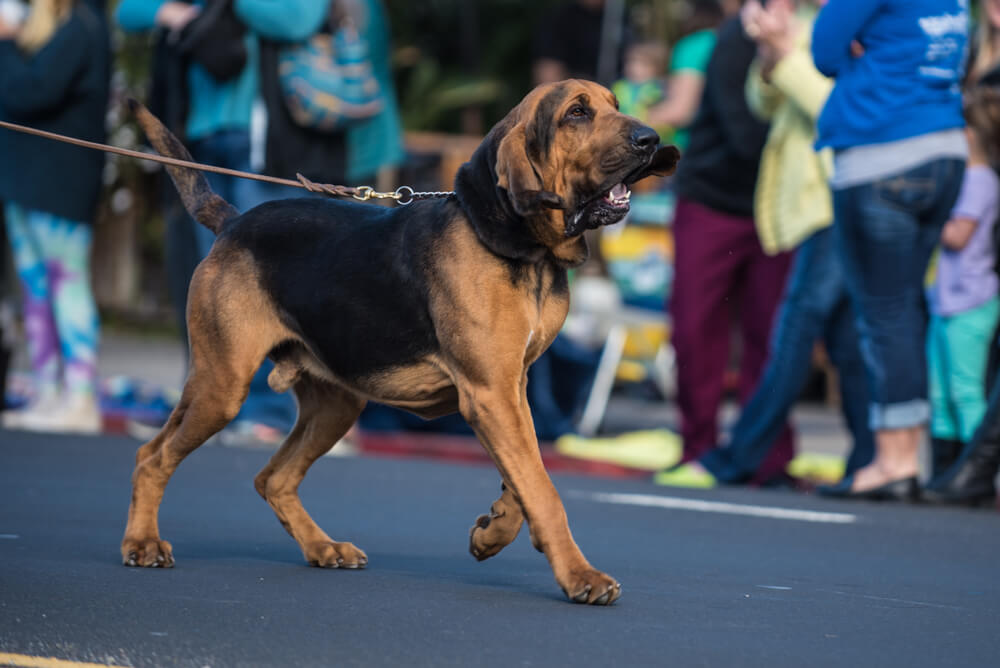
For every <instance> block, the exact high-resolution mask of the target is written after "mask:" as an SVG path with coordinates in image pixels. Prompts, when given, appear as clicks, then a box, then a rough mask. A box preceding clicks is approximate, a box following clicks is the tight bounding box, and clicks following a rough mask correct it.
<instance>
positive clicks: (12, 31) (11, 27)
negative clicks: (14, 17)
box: [0, 17, 21, 40]
mask: <svg viewBox="0 0 1000 668" xmlns="http://www.w3.org/2000/svg"><path fill="white" fill-rule="evenodd" d="M20 29H21V28H20V26H18V25H17V24H14V23H7V22H6V21H4V20H3V17H0V40H6V39H16V38H17V33H18V32H19V31H20Z"/></svg>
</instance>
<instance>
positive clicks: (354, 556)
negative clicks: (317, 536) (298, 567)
mask: <svg viewBox="0 0 1000 668" xmlns="http://www.w3.org/2000/svg"><path fill="white" fill-rule="evenodd" d="M303 552H304V553H305V557H306V561H308V562H309V563H310V564H311V565H312V566H319V567H320V568H364V567H365V566H367V565H368V555H366V554H365V553H364V552H362V551H361V550H359V549H358V548H357V547H355V546H354V545H353V544H351V543H338V542H336V541H322V542H316V543H310V544H309V545H307V546H306V547H305V549H304V550H303Z"/></svg>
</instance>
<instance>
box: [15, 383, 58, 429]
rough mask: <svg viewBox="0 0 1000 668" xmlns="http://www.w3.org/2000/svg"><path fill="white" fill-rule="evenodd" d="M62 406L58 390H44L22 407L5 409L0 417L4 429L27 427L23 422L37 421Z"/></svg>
mask: <svg viewBox="0 0 1000 668" xmlns="http://www.w3.org/2000/svg"><path fill="white" fill-rule="evenodd" d="M61 407H62V395H60V394H59V392H58V391H55V392H46V393H44V394H42V395H40V396H39V397H38V398H37V399H35V400H34V401H32V402H31V403H30V404H28V405H27V406H25V407H24V408H19V409H18V410H16V411H5V412H4V414H3V416H2V417H0V423H2V424H3V427H4V429H27V428H28V427H25V426H24V425H25V424H31V423H34V422H37V421H38V420H39V419H44V418H45V416H48V415H51V414H52V413H53V412H55V411H58V410H59V409H60V408H61Z"/></svg>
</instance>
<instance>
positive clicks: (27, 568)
mask: <svg viewBox="0 0 1000 668" xmlns="http://www.w3.org/2000/svg"><path fill="white" fill-rule="evenodd" d="M136 446H137V443H136V442H134V441H131V440H129V439H127V438H123V437H110V436H103V437H92V438H83V437H77V438H73V437H56V436H45V435H37V434H22V433H16V432H3V431H0V664H3V663H4V661H5V660H6V661H10V662H13V663H17V662H20V665H43V666H55V665H62V666H64V667H68V666H70V665H71V664H56V663H54V662H52V661H51V659H52V658H55V659H62V660H71V661H77V662H78V661H89V662H95V663H114V664H117V665H132V666H214V667H221V666H472V665H474V666H503V667H507V666H515V665H525V666H532V665H537V666H570V665H572V666H665V665H672V666H683V667H688V666H712V667H717V666H762V667H768V668H777V667H783V666H789V667H795V668H799V667H801V666H804V665H809V666H819V667H825V666H878V667H885V666H906V667H907V668H920V667H923V666H928V667H932V666H933V667H934V668H938V667H939V666H951V665H960V666H995V665H997V657H998V656H1000V635H998V634H997V632H996V620H997V619H998V618H1000V579H998V578H997V577H996V564H997V554H998V553H1000V531H998V522H1000V517H998V516H997V514H996V513H989V512H983V511H969V510H961V509H942V508H927V507H919V506H907V505H899V504H889V505H877V504H868V503H847V502H836V501H831V500H824V499H820V498H816V497H813V496H809V495H801V494H793V493H789V492H777V491H766V490H747V489H730V488H726V489H718V490H710V491H681V490H665V489H664V488H658V487H655V486H653V485H651V484H649V483H647V482H644V481H635V480H608V479H602V478H595V477H578V476H568V475H556V476H553V478H554V481H555V483H556V486H557V488H558V489H559V491H560V493H561V494H562V496H563V499H564V500H565V504H566V508H567V513H568V515H569V518H570V523H571V526H572V529H573V533H574V537H575V538H576V540H577V541H578V543H579V544H580V546H581V548H582V549H583V551H584V553H585V554H586V555H587V557H588V558H589V559H590V561H591V562H592V563H593V564H594V565H595V566H596V567H598V568H601V569H604V570H606V571H607V572H609V573H611V574H612V575H614V576H615V577H616V578H617V579H618V580H619V581H621V583H622V585H623V595H622V598H621V600H620V601H619V602H618V603H616V604H615V605H614V606H612V607H610V608H589V607H585V606H579V605H574V604H571V603H568V602H566V601H565V600H564V599H563V596H562V594H561V592H560V591H559V590H558V588H557V586H556V585H555V583H554V581H553V578H552V575H551V572H550V570H549V567H548V565H547V563H546V561H545V559H544V558H543V557H542V556H541V555H539V554H537V553H536V552H535V551H534V550H533V549H532V548H531V546H530V542H529V541H528V539H527V536H526V535H525V534H524V532H522V535H521V536H520V537H519V538H518V539H517V540H516V541H515V543H514V544H513V545H511V546H510V547H508V548H507V549H506V550H505V551H504V552H502V553H501V554H500V555H498V556H496V557H495V558H493V559H491V560H488V561H486V562H483V563H476V562H475V561H474V560H473V559H472V558H471V557H470V556H469V555H468V554H467V553H466V547H467V535H468V534H467V531H468V527H469V525H470V524H471V523H472V520H473V518H474V517H475V516H476V515H478V514H479V513H481V512H485V511H486V510H487V508H488V507H489V504H490V502H491V501H492V500H493V499H494V498H495V497H496V495H497V492H498V487H499V479H498V476H497V473H496V472H495V470H493V469H492V468H491V467H488V466H457V465H452V464H443V463H440V462H428V461H419V460H412V459H383V460H376V459H368V458H364V457H354V458H322V459H321V460H319V461H318V462H317V463H316V464H315V465H314V466H313V468H312V470H311V471H310V473H309V476H308V477H307V478H306V480H305V482H304V484H303V485H302V490H301V491H302V495H303V500H304V503H305V505H306V507H307V508H308V509H309V510H310V511H311V512H312V514H313V516H314V517H315V518H316V519H317V521H318V522H319V523H320V524H321V525H322V526H324V528H326V529H327V530H328V531H329V532H330V533H331V535H333V536H334V537H336V538H338V539H341V540H350V541H353V542H355V543H356V544H357V545H359V546H360V547H362V548H364V549H365V550H366V551H367V553H368V556H369V558H370V565H369V568H368V569H367V570H365V571H360V572H359V571H354V572H351V571H336V570H334V571H328V570H320V569H316V568H311V567H308V566H306V565H305V564H304V563H303V561H302V557H301V555H300V553H299V551H298V549H297V547H296V546H295V544H294V542H293V541H292V540H291V539H290V538H289V537H288V536H287V535H286V534H285V533H284V531H283V530H282V529H281V527H280V525H279V524H278V522H277V521H276V520H275V518H274V516H273V514H272V513H271V511H270V509H269V508H268V507H267V505H266V504H265V503H264V502H263V501H262V500H261V499H260V498H259V497H257V495H256V493H255V492H254V490H253V487H252V478H253V476H254V474H255V472H256V471H257V470H259V469H260V468H261V467H262V466H263V465H264V463H265V461H266V460H267V456H268V453H266V452H261V451H259V450H247V449H240V448H223V447H218V446H204V447H203V448H201V449H200V450H199V451H197V452H195V453H194V454H193V455H192V456H191V457H190V458H189V459H188V460H186V461H185V462H184V463H183V464H182V465H181V467H180V468H179V469H178V471H177V474H176V475H175V476H174V478H173V480H171V482H170V485H169V486H168V488H167V492H166V496H165V499H164V504H163V507H162V512H161V515H160V528H161V531H162V532H163V537H164V538H166V539H168V540H170V541H172V542H173V546H174V551H175V556H176V557H177V566H176V568H174V569H172V570H167V571H163V570H142V569H134V568H133V569H130V568H125V567H123V566H121V565H120V564H119V554H118V544H119V541H120V540H121V535H122V530H123V528H124V523H125V510H126V507H127V504H128V499H129V478H130V473H131V470H132V466H133V456H134V451H135V448H136ZM5 653H6V654H5ZM25 656H30V657H43V658H48V659H50V660H49V661H48V662H36V663H30V664H29V663H28V662H27V659H25V658H24V657H25ZM4 657H6V659H5V658H4ZM11 657H13V659H12V658H11Z"/></svg>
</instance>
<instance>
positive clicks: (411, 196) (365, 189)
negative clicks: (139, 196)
mask: <svg viewBox="0 0 1000 668" xmlns="http://www.w3.org/2000/svg"><path fill="white" fill-rule="evenodd" d="M0 128H6V129H8V130H13V131H14V132H23V133H25V134H29V135H35V136H37V137H44V138H45V139H52V140H54V141H60V142H63V143H66V144H72V145H74V146H82V147H84V148H92V149H95V150H98V151H104V152H106V153H117V154H118V155H124V156H128V157H130V158H137V159H139V160H150V161H152V162H159V163H162V164H164V165H173V166H174V167H187V168H188V169H197V170H200V171H203V172H214V173H216V174H225V175H226V176H236V177H238V178H241V179H252V180H254V181H264V182H265V183H274V184H277V185H281V186H292V187H295V188H305V189H306V190H308V191H309V192H312V193H320V194H323V195H327V196H329V197H353V198H354V199H356V200H360V201H362V202H365V201H367V200H370V199H392V200H395V201H396V202H397V203H399V204H401V205H406V204H409V203H410V202H412V201H414V200H417V199H428V198H432V197H450V196H451V195H454V194H455V193H454V192H439V191H432V192H416V191H414V190H413V188H411V187H410V186H400V187H398V188H396V189H395V190H393V191H390V192H379V191H377V190H375V189H374V188H372V187H371V186H338V185H334V184H332V183H314V182H313V181H310V180H309V179H307V178H306V177H304V176H302V175H301V174H296V175H295V176H296V177H297V178H298V180H297V181H292V180H291V179H280V178H277V177H274V176H266V175H264V174H254V173H253V172H242V171H239V170H237V169H228V168H226V167H216V166H215V165H205V164H202V163H199V162H191V161H190V160H180V159H179V158H170V157H167V156H164V155H158V154H156V153H143V152H142V151H133V150H131V149H127V148H118V147H117V146H109V145H108V144H99V143H97V142H92V141H86V140H84V139H76V138H74V137H67V136H65V135H60V134H56V133H55V132H48V131H46V130H39V129H37V128H30V127H27V126H24V125H18V124H16V123H8V122H7V121H0Z"/></svg>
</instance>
